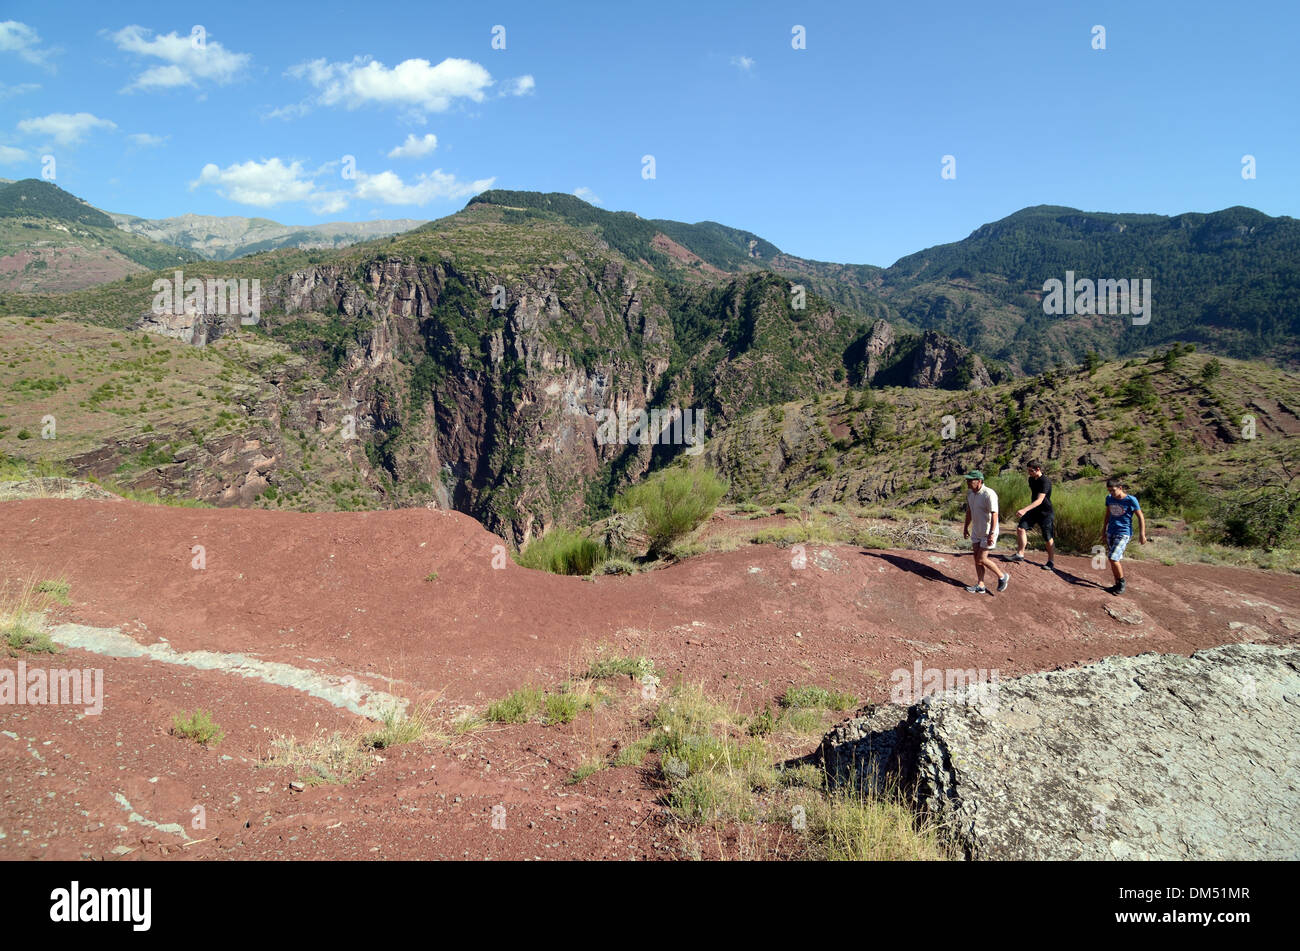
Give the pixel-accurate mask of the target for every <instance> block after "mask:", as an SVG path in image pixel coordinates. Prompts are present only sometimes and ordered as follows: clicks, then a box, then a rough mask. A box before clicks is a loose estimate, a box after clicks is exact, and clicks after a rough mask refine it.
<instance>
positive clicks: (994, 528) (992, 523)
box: [989, 509, 998, 542]
mask: <svg viewBox="0 0 1300 951" xmlns="http://www.w3.org/2000/svg"><path fill="white" fill-rule="evenodd" d="M997 533H998V510H997V509H994V510H993V511H992V512H989V541H990V542H991V541H993V536H994V535H996V534H997Z"/></svg>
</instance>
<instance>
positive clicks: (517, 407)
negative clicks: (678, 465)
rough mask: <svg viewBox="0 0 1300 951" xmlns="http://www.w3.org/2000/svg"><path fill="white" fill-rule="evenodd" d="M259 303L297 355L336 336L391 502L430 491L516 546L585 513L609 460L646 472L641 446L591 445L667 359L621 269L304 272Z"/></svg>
mask: <svg viewBox="0 0 1300 951" xmlns="http://www.w3.org/2000/svg"><path fill="white" fill-rule="evenodd" d="M268 303H269V308H270V309H271V310H272V311H274V312H277V313H283V318H281V321H282V322H281V324H280V326H279V327H278V328H277V327H276V326H275V324H274V323H272V324H270V325H268V327H267V332H268V333H270V334H271V336H272V337H283V338H284V339H287V340H291V341H293V345H294V346H296V347H302V348H304V349H307V350H309V351H310V350H314V349H315V350H318V352H319V351H320V348H321V341H322V340H323V339H329V337H330V332H331V330H337V328H339V327H340V326H341V327H343V328H344V335H343V336H342V337H341V338H338V337H336V338H335V340H334V346H335V347H336V359H337V361H338V368H337V373H336V377H337V379H338V381H339V383H340V386H341V391H342V393H341V395H343V396H344V397H345V398H347V399H348V400H350V401H355V408H354V411H353V415H354V416H355V425H356V432H357V436H358V438H359V439H360V440H361V441H362V442H363V443H364V444H366V446H367V447H368V448H367V456H368V461H369V463H370V468H371V473H370V474H371V476H372V478H374V479H375V480H376V481H377V482H378V483H379V484H380V485H381V486H383V487H384V488H385V489H388V490H390V491H391V494H392V495H393V496H394V497H397V498H400V497H403V496H405V495H407V494H408V493H414V494H415V495H426V496H428V498H429V499H431V500H432V501H434V502H435V503H436V504H439V505H444V506H449V507H455V508H457V509H460V510H462V511H465V512H468V513H469V514H472V515H474V516H475V517H476V518H479V519H480V520H481V521H482V522H483V523H484V524H485V525H486V526H487V527H488V528H490V529H492V530H493V531H497V532H500V533H502V534H505V535H507V537H510V538H512V539H513V540H514V541H515V542H517V543H520V544H523V543H526V542H527V541H528V540H529V539H530V538H531V537H533V536H534V535H536V534H538V533H539V532H540V531H542V530H544V528H545V527H546V526H547V525H549V524H550V523H551V522H552V521H555V520H557V519H559V518H565V517H573V516H576V515H577V514H579V513H580V512H581V510H582V509H583V506H584V501H585V492H586V489H587V486H588V485H589V484H590V483H592V482H593V481H594V480H597V479H598V478H599V477H600V475H601V473H602V470H607V469H609V468H610V467H612V465H613V464H614V463H615V462H616V461H619V460H622V461H623V463H624V467H625V468H626V469H628V470H630V471H631V473H633V474H635V473H637V472H640V471H642V470H643V469H644V468H645V466H646V465H647V464H648V461H649V451H648V449H649V447H641V446H628V445H622V444H618V443H606V442H602V441H601V440H600V439H598V438H597V436H598V429H599V424H600V419H599V415H600V413H601V411H602V410H607V409H609V408H611V407H617V406H619V405H625V406H626V407H627V408H628V412H630V413H634V412H636V411H638V410H640V409H642V408H644V407H645V406H646V405H647V402H648V401H649V400H650V399H651V398H652V396H653V395H654V393H655V390H656V385H657V383H658V382H659V380H660V378H661V377H662V375H663V374H664V372H665V370H666V369H667V367H668V362H669V346H670V340H671V324H670V323H669V322H668V320H667V314H666V312H665V309H664V306H663V303H662V302H661V301H660V300H658V299H656V298H655V297H654V296H653V294H651V295H644V294H643V291H642V288H641V286H640V279H639V277H638V275H636V274H635V273H633V272H632V271H630V270H629V269H627V268H625V267H620V266H619V265H618V264H617V263H615V262H612V261H606V262H602V263H601V264H600V265H598V266H597V267H595V268H592V267H591V266H589V265H587V264H585V263H583V262H579V261H567V262H564V263H563V264H562V265H559V266H556V267H550V268H542V269H539V270H537V271H535V272H532V273H527V274H523V275H512V276H498V275H495V274H492V273H473V272H469V271H463V270H460V269H458V268H457V267H456V266H455V265H454V264H453V263H451V262H450V261H441V262H439V263H437V264H418V263H412V262H408V261H399V260H384V261H375V262H372V263H370V264H367V265H366V266H365V267H364V268H362V269H361V271H360V273H359V274H355V275H354V274H349V273H345V272H343V271H341V270H340V269H339V268H336V267H324V268H312V269H309V270H305V271H298V272H295V273H292V274H289V275H286V276H285V277H284V278H283V279H282V280H279V281H277V282H276V283H275V284H274V285H273V286H272V288H271V291H270V294H269V301H268ZM629 340H635V341H636V344H637V345H636V346H635V347H630V346H629V345H628V341H629ZM597 341H610V345H609V346H608V347H607V348H606V349H603V350H602V349H600V348H599V347H598V346H595V345H594V344H595V342H597ZM319 355H322V356H326V357H328V356H330V354H326V353H323V352H320V353H319ZM643 448H644V449H645V451H644V452H643V451H642V449H643Z"/></svg>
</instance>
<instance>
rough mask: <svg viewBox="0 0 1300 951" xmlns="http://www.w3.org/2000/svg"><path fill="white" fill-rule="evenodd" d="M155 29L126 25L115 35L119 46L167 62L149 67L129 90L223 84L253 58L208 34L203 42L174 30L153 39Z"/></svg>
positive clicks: (246, 65) (231, 78)
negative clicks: (226, 45) (228, 47)
mask: <svg viewBox="0 0 1300 951" xmlns="http://www.w3.org/2000/svg"><path fill="white" fill-rule="evenodd" d="M152 32H153V31H152V30H146V29H145V28H144V27H142V26H127V27H123V28H122V29H120V30H118V31H117V32H116V33H114V34H112V39H113V42H114V43H116V44H117V47H118V49H120V50H125V51H126V52H128V53H135V54H137V55H139V56H151V57H154V58H156V59H160V60H162V61H163V62H164V63H166V64H167V65H165V66H151V67H149V68H148V69H146V70H145V71H144V72H143V73H141V74H140V75H139V76H136V77H135V80H134V81H133V82H132V83H131V84H130V85H129V86H127V87H126V88H127V89H170V88H172V87H175V86H197V85H198V84H199V82H200V81H207V82H214V83H217V84H219V85H221V84H225V83H229V82H233V81H234V80H235V79H238V78H239V76H240V74H241V73H242V72H244V70H246V69H247V68H248V65H249V63H250V62H251V61H252V57H251V56H249V55H248V54H247V53H234V52H231V51H230V50H228V49H226V48H225V47H224V46H222V45H221V44H220V43H218V42H217V41H216V40H212V39H208V38H207V36H206V34H205V35H204V36H203V38H202V39H203V42H202V44H201V45H200V44H198V43H197V42H196V39H195V38H193V37H191V36H181V35H179V34H177V33H175V32H172V33H168V34H166V35H159V36H154V37H152V38H151V34H152Z"/></svg>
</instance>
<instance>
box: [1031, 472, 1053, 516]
mask: <svg viewBox="0 0 1300 951" xmlns="http://www.w3.org/2000/svg"><path fill="white" fill-rule="evenodd" d="M1040 494H1041V495H1042V496H1043V504H1042V505H1039V506H1038V507H1037V508H1032V509H1030V510H1029V514H1031V515H1032V514H1033V513H1035V512H1050V511H1052V480H1051V479H1049V478H1047V476H1046V475H1041V476H1039V477H1038V478H1037V479H1030V480H1029V501H1030V502H1032V501H1034V499H1036V498H1038V496H1039V495H1040Z"/></svg>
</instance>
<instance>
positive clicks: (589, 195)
mask: <svg viewBox="0 0 1300 951" xmlns="http://www.w3.org/2000/svg"><path fill="white" fill-rule="evenodd" d="M573 194H574V195H576V196H577V197H579V198H581V199H582V200H583V201H589V202H591V203H592V204H593V205H599V204H600V203H601V201H600V196H599V195H597V194H596V193H595V192H594V191H592V190H591V189H590V188H588V187H587V186H586V185H583V186H581V187H579V188H575V189H574V190H573Z"/></svg>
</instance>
